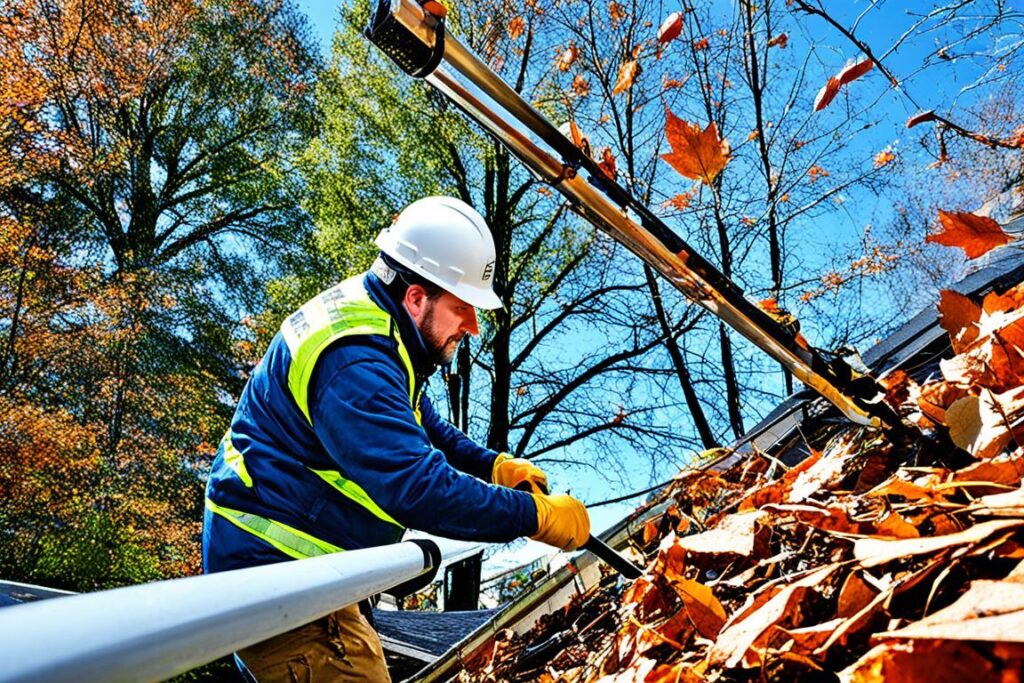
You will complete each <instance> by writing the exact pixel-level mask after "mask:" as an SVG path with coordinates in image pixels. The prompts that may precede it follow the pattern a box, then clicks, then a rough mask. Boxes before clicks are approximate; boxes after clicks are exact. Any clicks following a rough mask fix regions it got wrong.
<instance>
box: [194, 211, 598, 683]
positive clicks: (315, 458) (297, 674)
mask: <svg viewBox="0 0 1024 683" xmlns="http://www.w3.org/2000/svg"><path fill="white" fill-rule="evenodd" d="M376 244H377V246H378V247H380V250H381V253H380V256H379V257H378V259H377V261H376V262H375V263H374V265H373V267H372V268H371V270H370V272H368V273H365V274H363V275H360V276H356V277H354V278H351V279H348V280H346V281H344V282H342V283H341V284H338V285H336V286H334V287H331V288H330V289H328V290H326V291H325V292H322V293H321V294H319V295H318V296H316V297H314V298H313V299H312V300H310V301H309V302H307V303H306V304H305V305H303V306H302V307H301V308H300V309H299V310H298V311H297V312H295V313H294V314H292V315H291V316H289V317H288V318H287V319H286V320H285V321H284V323H283V324H282V325H281V330H280V331H279V332H278V334H277V335H276V336H275V337H274V339H273V341H272V342H271V343H270V347H269V349H268V350H267V353H266V355H265V356H264V357H263V359H262V360H261V361H260V363H259V365H258V366H257V367H256V369H255V370H254V371H253V373H252V376H251V377H250V379H249V382H248V384H247V385H246V387H245V389H244V390H243V392H242V396H241V398H240V399H239V402H238V408H237V409H236V411H235V416H234V418H233V420H232V422H231V428H230V430H229V431H228V433H227V435H226V436H225V437H224V440H223V441H222V442H221V445H220V448H219V450H218V453H217V458H216V460H215V461H214V463H213V470H212V472H211V474H210V479H209V483H208V485H207V499H206V513H205V515H204V520H203V567H204V571H206V572H217V571H225V570H229V569H237V568H241V567H251V566H255V565H261V564H268V563H271V562H280V561H284V560H288V559H302V558H305V557H312V556H315V555H322V554H325V553H331V552H339V551H342V550H354V549H357V548H366V547H371V546H378V545H383V544H387V543H394V542H397V541H398V540H400V539H401V537H402V534H403V532H404V530H405V528H406V527H415V528H417V529H420V530H423V531H427V532H429V533H433V534H438V535H440V536H445V537H448V538H455V539H462V540H475V541H489V542H507V541H511V540H513V539H515V538H518V537H520V536H531V537H532V538H535V539H537V540H539V541H542V542H545V543H548V544H550V545H553V546H556V547H559V548H562V549H565V550H573V549H575V548H577V547H579V546H580V545H581V544H583V543H584V542H585V541H586V539H587V537H588V536H589V533H590V521H589V518H588V516H587V512H586V509H585V508H584V507H583V505H582V504H581V503H580V502H579V501H577V500H575V499H573V498H571V497H569V496H566V495H543V494H539V493H525V492H523V491H519V490H516V489H515V487H516V486H517V485H521V484H523V483H524V482H526V484H527V485H528V486H530V487H531V488H532V490H535V491H537V490H543V491H546V490H547V489H546V485H547V479H546V476H545V475H544V473H543V472H542V471H541V470H540V469H539V468H537V467H536V466H534V465H532V464H530V463H529V462H528V461H526V460H522V459H515V458H512V457H511V456H509V455H508V454H498V453H495V452H494V451H491V450H489V449H486V448H484V447H482V446H480V445H478V444H476V443H474V442H473V441H471V440H470V439H469V438H468V437H466V436H465V435H464V434H462V433H461V432H459V431H458V430H456V429H455V428H454V427H453V426H451V425H450V424H449V423H447V422H446V421H445V420H443V419H442V418H441V417H440V416H439V415H438V414H437V412H436V411H435V410H434V408H433V406H432V405H431V402H430V400H429V399H427V398H426V397H425V396H424V395H423V388H424V385H425V383H426V380H427V378H428V377H429V376H430V375H432V374H433V373H434V371H435V370H436V368H437V366H439V365H447V364H448V363H450V362H451V360H452V357H453V355H454V353H455V350H456V348H457V347H458V345H459V342H460V341H461V340H462V339H463V338H464V337H465V336H466V335H475V334H477V333H478V327H477V318H476V310H475V309H476V308H485V309H495V308H499V307H500V306H501V301H500V299H499V298H498V297H497V296H496V295H495V293H494V292H493V291H492V288H491V284H492V280H493V275H494V257H495V254H494V242H493V240H492V238H491V234H490V231H489V229H488V227H487V225H486V223H485V222H484V220H483V218H482V217H481V216H480V214H478V213H477V212H476V211H475V210H473V208H472V207H470V206H469V205H467V204H465V203H464V202H461V201H459V200H457V199H452V198H448V197H428V198H425V199H421V200H419V201H416V202H414V203H412V204H410V205H409V206H408V207H406V209H405V210H404V211H402V213H401V214H400V215H399V216H398V217H397V218H396V219H395V222H394V223H393V224H392V225H391V226H390V227H389V228H386V229H385V230H383V231H382V232H381V233H380V235H379V236H378V237H377V239H376ZM238 658H240V659H241V661H242V662H243V663H244V668H243V670H244V669H248V672H246V673H251V674H253V675H254V676H255V677H256V679H258V680H259V681H291V680H314V681H317V680H333V681H338V680H341V681H349V680H368V681H378V680H382V681H386V680H389V678H388V674H387V668H386V666H385V664H384V658H383V652H382V650H381V646H380V641H379V639H378V638H377V634H376V633H375V632H374V631H373V629H372V628H371V626H370V625H369V624H368V622H367V621H366V619H365V618H364V617H363V615H361V614H360V612H359V609H358V607H357V606H355V605H353V606H351V607H348V608H345V609H342V610H339V611H337V612H334V613H333V614H331V615H329V616H328V617H325V618H324V619H320V620H318V621H316V622H313V623H312V624H309V625H307V626H304V627H301V628H299V629H296V630H294V631H290V632H288V633H285V634H282V635H280V636H277V637H275V638H271V639H270V640H267V641H264V642H262V643H259V644H257V645H254V646H252V647H250V648H246V649H244V650H242V651H240V652H239V653H238Z"/></svg>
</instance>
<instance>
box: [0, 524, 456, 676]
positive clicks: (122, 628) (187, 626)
mask: <svg viewBox="0 0 1024 683" xmlns="http://www.w3.org/2000/svg"><path fill="white" fill-rule="evenodd" d="M440 559H441V553H440V551H439V550H438V548H437V545H436V544H435V543H433V542H432V541H429V540H416V541H407V542H404V543H397V544H394V545H389V546H382V547H379V548H367V549H365V550H353V551H350V552H341V553H335V554H332V555H324V556H321V557H314V558H310V559H307V560H299V561H295V562H281V563H278V564H272V565H266V566H262V567H250V568H248V569H238V570H235V571H230V572H222V573H219V574H209V575H206V576H192V577H188V578H184V579H175V580H171V581H158V582H156V583H148V584H143V585H140V586H130V587H128V588H118V589H115V590H109V591H101V592H98V593H85V594H81V595H72V596H68V597H61V598H53V599H50V600H43V601H40V602H34V603H26V604H23V605H16V606H13V607H6V608H4V609H2V610H0V633H2V634H3V637H2V638H0V682H2V683H14V682H15V681H17V682H19V683H20V682H22V681H24V682H26V683H27V682H29V681H32V682H36V681H47V683H55V682H58V681H67V682H68V683H71V682H75V683H79V682H88V681H103V682H104V683H108V682H113V681H162V680H165V679H167V678H170V677H172V676H174V675H176V674H180V673H183V672H185V671H188V670H190V669H193V668H195V667H197V666H200V665H202V664H205V663H207V662H210V661H213V660H214V659H217V658H218V657H221V656H224V655H227V654H229V653H231V652H233V651H235V650H238V649H241V648H244V647H247V646H249V645H252V644H254V643H258V642H260V641H262V640H266V639H267V638H270V637H272V636H275V635H277V634H279V633H284V632H285V631H288V630H290V629H293V628H296V627H298V626H302V625H303V624H307V623H309V622H311V621H313V620H315V619H319V618H320V617H323V616H325V615H327V614H329V613H330V612H333V611H335V610H337V609H341V608H342V607H345V606H347V605H352V604H354V603H357V602H359V601H360V600H365V599H366V598H368V597H370V596H371V595H375V594H377V593H380V592H381V591H385V590H389V589H392V588H394V587H395V586H398V585H399V584H403V583H406V582H410V581H415V580H416V579H420V580H421V581H423V583H424V585H425V584H426V583H429V581H430V580H432V579H433V576H434V574H435V573H436V572H437V568H438V567H439V566H440Z"/></svg>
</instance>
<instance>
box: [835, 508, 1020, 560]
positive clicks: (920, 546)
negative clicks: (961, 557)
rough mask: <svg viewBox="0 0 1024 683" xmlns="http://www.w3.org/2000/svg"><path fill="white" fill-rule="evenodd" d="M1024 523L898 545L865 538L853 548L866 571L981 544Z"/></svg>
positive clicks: (974, 528)
mask: <svg viewBox="0 0 1024 683" xmlns="http://www.w3.org/2000/svg"><path fill="white" fill-rule="evenodd" d="M1022 524H1024V519H1000V520H994V521H991V522H982V523H980V524H975V525H974V526H972V527H968V528H967V529H965V530H964V531H958V532H956V533H952V534H944V535H941V536H927V537H925V538H904V539H899V540H896V541H889V540H883V539H879V538H861V539H858V540H857V541H856V542H855V543H854V545H853V554H854V556H855V557H856V558H857V560H858V561H859V562H860V565H861V566H862V567H877V566H878V565H880V564H885V563H887V562H892V561H893V560H899V559H903V558H907V557H911V556H914V555H931V554H933V553H937V552H939V551H940V550H945V549H946V548H952V547H955V546H960V545H968V544H974V543H980V542H981V541H984V540H986V539H988V538H989V537H991V536H992V535H993V534H995V533H997V532H999V531H1002V530H1004V529H1010V528H1012V527H1019V526H1020V525H1022Z"/></svg>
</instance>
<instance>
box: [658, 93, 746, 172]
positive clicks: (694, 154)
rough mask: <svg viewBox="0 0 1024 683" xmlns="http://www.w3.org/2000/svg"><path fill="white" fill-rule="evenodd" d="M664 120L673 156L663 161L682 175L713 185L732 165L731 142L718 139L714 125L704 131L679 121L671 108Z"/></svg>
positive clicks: (664, 158)
mask: <svg viewBox="0 0 1024 683" xmlns="http://www.w3.org/2000/svg"><path fill="white" fill-rule="evenodd" d="M665 116H666V120H665V135H666V137H667V138H668V143H669V145H671V147H672V153H671V154H662V155H661V158H662V159H663V160H665V161H667V162H668V163H669V165H671V166H672V168H674V169H675V170H676V171H677V172H678V173H679V174H680V175H682V176H684V177H686V178H692V179H694V180H702V181H704V183H706V184H707V185H710V184H711V183H712V182H714V179H715V177H716V176H717V175H718V174H719V173H720V172H721V171H722V169H723V168H725V165H726V164H727V163H728V162H729V142H728V141H727V140H723V139H722V138H720V137H719V136H718V126H716V125H715V124H714V123H713V122H712V123H709V124H708V127H707V128H705V129H704V130H703V131H701V129H700V126H698V125H697V124H694V123H689V122H688V121H684V120H683V119H680V118H679V117H677V116H676V115H675V114H673V113H672V112H671V111H669V109H668V107H665Z"/></svg>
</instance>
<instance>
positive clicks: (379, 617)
mask: <svg viewBox="0 0 1024 683" xmlns="http://www.w3.org/2000/svg"><path fill="white" fill-rule="evenodd" d="M497 611H498V610H496V609H483V610H475V611H472V612H421V611H408V612H403V611H395V610H379V609H375V610H373V621H374V626H375V627H376V629H377V633H378V634H379V635H380V640H381V644H383V645H384V649H385V650H393V651H395V652H397V653H399V654H402V655H405V656H407V657H413V658H414V659H419V660H421V661H424V662H432V661H434V660H435V659H437V657H438V656H439V655H442V654H444V653H445V652H446V651H448V650H449V649H450V648H451V646H452V645H454V644H455V643H457V642H459V641H460V640H462V639H463V638H465V637H466V635H468V634H469V633H472V632H473V631H475V630H476V629H477V628H479V626H480V625H481V624H482V623H484V622H485V621H487V620H488V619H490V618H491V616H492V615H493V614H494V613H495V612H497Z"/></svg>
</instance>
